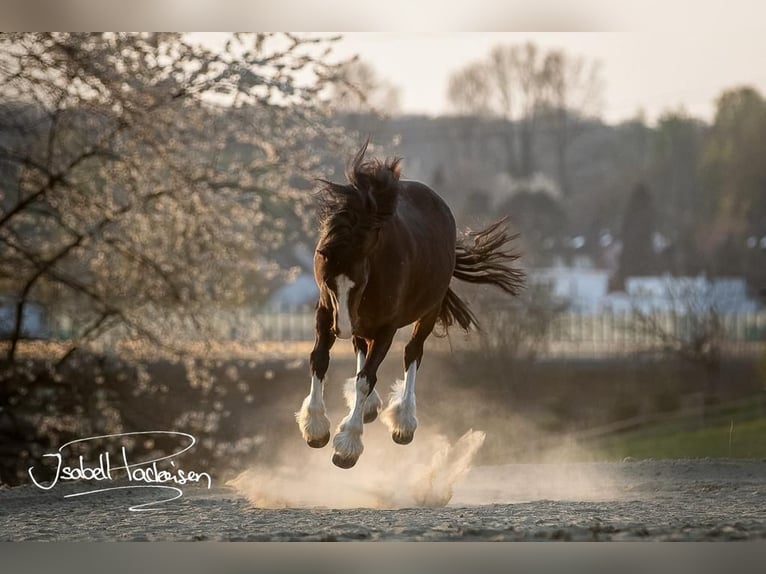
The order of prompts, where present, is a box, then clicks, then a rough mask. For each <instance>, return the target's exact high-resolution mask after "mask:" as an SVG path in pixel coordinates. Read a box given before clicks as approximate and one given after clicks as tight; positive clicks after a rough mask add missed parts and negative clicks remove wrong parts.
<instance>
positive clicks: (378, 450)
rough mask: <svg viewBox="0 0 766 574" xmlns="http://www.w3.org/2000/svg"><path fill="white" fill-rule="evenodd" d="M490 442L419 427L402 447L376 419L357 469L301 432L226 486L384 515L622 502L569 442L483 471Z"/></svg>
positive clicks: (272, 502)
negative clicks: (274, 456)
mask: <svg viewBox="0 0 766 574" xmlns="http://www.w3.org/2000/svg"><path fill="white" fill-rule="evenodd" d="M339 418H340V417H338V416H336V417H335V418H334V419H333V420H334V421H335V420H339ZM477 420H479V419H477ZM483 422H486V423H487V424H488V425H490V427H491V426H494V427H495V428H490V427H488V431H487V432H491V433H495V434H497V433H503V435H505V436H507V437H509V440H510V437H513V438H515V439H517V440H524V439H523V438H521V437H523V436H524V432H533V430H532V429H533V426H532V425H530V424H525V423H524V422H523V421H521V420H516V421H514V422H513V424H512V425H511V424H508V423H506V424H505V425H504V428H502V429H500V428H497V425H492V424H491V423H492V422H493V421H483ZM512 427H513V428H512ZM522 429H523V431H522ZM486 437H487V433H485V431H482V430H468V431H466V432H465V433H464V434H463V435H462V436H461V437H460V438H459V439H457V440H454V441H449V440H448V439H447V438H446V436H445V435H443V434H441V433H439V432H437V431H436V430H431V428H430V427H428V426H425V425H421V427H420V428H418V431H417V432H416V433H415V440H414V441H413V442H412V443H411V444H409V445H406V446H402V445H397V444H395V443H394V442H393V441H392V440H391V437H390V435H389V432H388V429H387V428H386V427H385V426H384V425H383V424H381V423H380V422H379V421H375V422H373V423H372V424H369V425H365V432H364V435H363V440H364V445H365V450H364V452H363V453H362V456H361V457H360V459H359V461H358V462H357V464H356V466H354V467H353V468H351V469H348V470H343V469H339V468H337V467H335V466H334V465H333V464H332V462H331V461H330V458H331V456H332V447H331V445H328V446H326V447H325V448H322V449H312V448H309V447H308V446H306V445H305V443H303V441H302V440H301V438H300V434H299V433H298V431H297V428H296V431H295V434H294V435H293V436H290V437H286V439H285V443H286V444H285V445H284V446H283V447H282V453H281V455H280V456H279V457H278V460H277V462H276V463H271V464H258V465H254V466H253V467H252V468H250V469H248V470H246V471H244V472H242V473H241V474H240V475H239V476H238V477H236V478H235V479H233V480H231V481H229V483H228V485H229V486H232V487H233V488H234V489H235V490H236V491H237V492H238V493H239V494H241V495H243V496H245V497H246V498H248V500H250V502H251V503H252V504H253V505H254V506H256V507H259V508H380V509H385V508H406V507H420V506H432V507H433V506H446V505H452V506H472V505H481V504H502V503H515V502H528V501H533V500H593V501H603V500H616V499H619V498H621V492H620V491H621V489H620V488H619V487H618V485H619V484H620V483H621V479H620V477H618V476H615V475H614V472H615V470H614V467H613V466H609V465H607V464H604V463H596V462H585V463H583V461H587V460H588V459H589V454H588V452H587V450H585V449H583V448H582V447H580V446H578V445H577V444H576V443H575V442H574V441H573V440H571V439H567V438H563V439H561V438H560V439H559V440H558V441H557V442H556V444H555V445H550V444H548V445H547V446H546V447H545V448H544V450H539V451H538V452H537V456H536V458H535V461H534V462H526V463H512V464H507V460H506V461H504V462H506V464H497V463H495V462H493V461H491V460H490V461H489V462H487V461H486V457H483V460H482V462H483V464H482V465H481V466H477V465H476V458H477V455H478V453H479V451H480V450H481V449H482V445H483V444H484V443H485V438H486ZM538 446H539V443H538ZM498 462H499V461H498Z"/></svg>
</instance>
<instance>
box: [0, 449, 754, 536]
mask: <svg viewBox="0 0 766 574" xmlns="http://www.w3.org/2000/svg"><path fill="white" fill-rule="evenodd" d="M323 460H324V459H323ZM324 462H325V463H326V462H327V461H326V460H324ZM253 472H254V473H256V474H257V472H256V470H254V471H253ZM338 472H347V474H344V475H340V474H339V475H337V476H349V477H352V478H351V479H346V482H345V483H339V484H338V485H336V486H337V488H336V490H338V489H346V490H347V489H348V488H349V486H348V485H349V482H348V480H353V478H354V477H357V478H358V477H363V476H364V475H363V474H361V473H360V474H357V475H355V474H353V470H352V471H351V472H350V473H348V471H338ZM328 476H335V475H328ZM270 477H271V478H270V480H272V481H279V484H281V485H282V486H287V488H288V490H289V489H290V488H291V484H292V483H291V482H290V481H291V480H294V479H295V478H294V477H293V478H291V477H280V476H279V474H278V473H277V474H276V475H275V474H273V473H272V474H270ZM304 478H305V477H304ZM421 478H422V477H421ZM309 479H310V477H309ZM242 482H244V483H245V484H244V486H243V484H242ZM274 484H275V482H272V484H271V486H269V485H268V484H266V486H264V484H263V483H261V484H260V487H258V486H257V485H256V484H255V483H254V481H253V480H252V477H250V478H249V479H248V477H247V476H246V477H244V478H242V480H241V481H240V484H239V486H238V488H237V489H234V488H232V487H224V486H218V485H214V487H213V488H212V489H211V490H206V489H204V488H201V487H199V486H191V487H186V488H185V493H184V496H183V497H182V498H180V499H178V500H175V501H172V502H168V503H165V504H164V505H162V506H161V507H160V510H157V511H153V512H129V511H128V507H129V506H130V505H132V504H136V503H137V502H141V501H145V500H149V499H150V498H151V497H152V496H154V497H155V498H156V494H155V495H152V494H151V493H149V492H148V491H146V490H140V489H133V490H116V491H111V492H106V493H103V494H98V495H90V496H83V497H77V498H69V499H65V498H63V495H64V494H65V493H67V492H74V491H77V490H78V489H79V490H83V488H84V487H86V485H84V484H67V485H65V486H60V487H56V488H55V489H54V490H52V491H50V492H43V491H41V490H39V489H37V488H35V487H33V486H21V487H16V488H0V540H3V541H17V540H81V541H111V540H117V541H119V540H252V541H261V540H269V541H287V540H298V541H301V540H305V541H335V540H338V541H344V540H471V541H477V540H481V541H488V540H576V541H585V540H603V541H606V540H615V541H624V540H754V539H760V540H763V539H766V461H723V460H672V461H653V460H649V461H624V462H620V463H577V464H574V463H573V464H524V465H502V466H487V467H475V468H472V469H470V470H466V471H465V472H464V473H462V474H461V476H460V478H459V479H458V480H457V481H456V482H455V483H454V488H452V489H451V490H452V496H451V499H450V500H449V502H448V504H447V505H446V506H436V507H428V506H420V507H418V506H416V503H415V502H411V501H410V503H409V504H408V503H407V500H406V497H404V498H401V499H400V500H396V497H393V498H391V497H389V498H386V497H385V496H384V497H382V498H379V499H377V501H372V500H373V499H370V498H360V499H359V500H360V501H361V502H362V503H363V505H365V506H367V507H350V508H331V507H324V508H323V507H321V506H318V505H317V504H316V503H315V502H314V503H311V502H309V503H307V502H306V501H305V500H304V501H303V502H300V501H298V500H297V499H296V500H295V501H294V502H293V503H292V504H293V505H297V504H301V505H303V507H291V508H264V507H263V504H268V505H270V506H276V505H278V504H279V502H278V501H277V500H276V499H273V498H272V499H271V501H270V502H266V503H262V505H261V506H257V505H256V502H257V500H258V495H257V492H258V488H260V489H261V490H260V492H261V496H262V499H263V500H267V495H268V491H269V489H271V490H273V488H274ZM313 484H315V485H316V490H317V491H318V492H315V493H314V494H315V497H316V498H315V500H322V491H324V492H325V493H327V492H330V490H326V487H327V486H328V485H325V484H323V483H321V481H319V482H316V483H311V484H309V485H308V487H309V490H312V489H311V486H312V485H313ZM329 488H332V485H329ZM264 489H265V491H264ZM263 492H266V494H263ZM288 498H289V497H288ZM327 498H328V499H329V500H331V501H334V500H337V499H334V498H333V497H332V496H327ZM349 500H350V499H348V498H346V499H344V500H343V503H342V504H340V505H341V506H345V505H347V504H348V503H349ZM371 501H372V502H371ZM421 502H422V499H421ZM431 502H432V503H433V502H434V501H433V500H432V501H431ZM282 503H283V504H288V505H289V504H291V502H290V501H289V500H286V499H285V500H283V501H282ZM327 506H332V505H327ZM352 506H353V504H352ZM373 506H377V508H376V507H373Z"/></svg>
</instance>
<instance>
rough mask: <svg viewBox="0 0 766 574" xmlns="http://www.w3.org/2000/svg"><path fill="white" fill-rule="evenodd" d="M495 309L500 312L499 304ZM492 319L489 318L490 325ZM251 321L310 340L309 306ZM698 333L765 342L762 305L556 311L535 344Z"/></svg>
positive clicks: (568, 350)
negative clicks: (725, 309)
mask: <svg viewBox="0 0 766 574" xmlns="http://www.w3.org/2000/svg"><path fill="white" fill-rule="evenodd" d="M496 313H500V314H501V317H502V315H503V314H504V313H505V310H498V311H496ZM513 320H514V315H513V311H509V312H508V314H507V321H509V322H510V321H513ZM497 323H498V321H495V325H497ZM499 323H502V319H501V320H500V321H499ZM251 324H252V325H253V326H255V327H256V329H255V330H256V331H257V335H256V333H253V335H255V336H256V338H257V340H260V341H311V340H313V338H314V312H313V309H311V308H297V307H285V308H282V309H270V310H266V311H260V312H257V313H254V314H253V317H252V323H251ZM496 329H497V327H495V330H496ZM402 331H404V330H402ZM521 335H522V336H523V332H522V333H521ZM398 336H399V337H400V338H404V339H406V337H407V336H408V333H406V332H400V334H399V335H398ZM479 336H484V337H492V336H493V332H485V333H483V334H482V335H476V336H474V335H472V336H471V337H468V338H464V337H453V338H452V340H451V341H450V344H451V345H452V347H453V348H454V347H455V346H457V347H458V348H460V347H464V346H470V345H472V344H477V343H476V342H477V340H478V337H479ZM704 337H708V338H712V337H715V338H716V342H717V343H718V344H720V345H721V346H722V347H723V348H724V349H725V350H727V351H732V352H740V351H746V350H748V349H750V348H760V346H762V344H763V343H764V342H766V311H759V312H751V313H736V314H726V315H715V316H712V315H711V316H707V315H705V316H694V315H684V314H675V313H657V314H653V315H641V314H637V313H633V312H621V313H599V314H592V315H585V314H579V313H559V314H557V315H555V316H554V317H553V318H552V319H551V320H550V322H549V323H548V324H547V326H546V327H545V334H544V335H543V336H542V337H540V340H539V346H540V352H541V354H544V355H550V356H562V355H569V354H573V355H580V356H599V355H602V354H605V355H613V354H628V353H633V352H638V351H642V350H649V349H656V348H658V347H661V346H668V345H671V344H693V342H694V341H693V340H694V339H695V338H697V339H701V338H704ZM431 344H434V343H431ZM436 344H437V345H438V343H436Z"/></svg>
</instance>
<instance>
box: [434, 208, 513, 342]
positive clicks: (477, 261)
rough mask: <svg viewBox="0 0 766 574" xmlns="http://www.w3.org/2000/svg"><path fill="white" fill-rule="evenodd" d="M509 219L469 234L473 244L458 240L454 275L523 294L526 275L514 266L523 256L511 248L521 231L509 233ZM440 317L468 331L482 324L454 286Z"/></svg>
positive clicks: (446, 322) (441, 319)
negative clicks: (506, 224)
mask: <svg viewBox="0 0 766 574" xmlns="http://www.w3.org/2000/svg"><path fill="white" fill-rule="evenodd" d="M505 222H506V218H503V219H501V220H500V221H498V222H496V223H493V224H492V225H490V226H489V227H487V228H486V229H484V230H483V231H478V232H475V233H469V234H468V237H469V238H472V239H473V243H472V244H467V243H466V242H464V241H460V242H458V244H457V246H456V248H455V271H454V272H453V273H452V276H453V277H455V278H456V279H460V280H461V281H467V282H468V283H478V284H486V285H494V286H495V287H498V288H500V289H502V290H503V291H505V292H506V293H508V294H509V295H518V294H519V292H520V291H521V289H522V287H523V286H524V278H525V274H524V271H522V270H521V269H519V268H517V267H513V266H512V265H511V264H512V263H513V262H514V261H516V260H517V259H518V258H519V255H518V254H517V253H515V252H513V251H510V250H509V249H508V246H509V244H510V243H511V241H513V240H514V239H516V238H517V237H518V234H514V235H511V234H509V233H508V231H507V229H506V227H505ZM439 320H440V321H441V323H442V325H443V326H444V327H445V328H448V327H449V326H450V325H453V324H454V323H457V324H458V325H460V327H462V328H463V329H464V330H466V331H468V330H469V329H470V328H471V327H472V326H473V327H476V328H478V327H479V323H478V321H477V320H476V316H475V315H474V314H473V313H472V312H471V310H470V309H469V307H468V305H467V304H466V303H465V301H463V300H462V299H461V298H460V297H458V296H457V294H455V292H454V291H453V290H452V289H448V290H447V294H446V295H445V297H444V300H443V301H442V307H441V311H440V313H439Z"/></svg>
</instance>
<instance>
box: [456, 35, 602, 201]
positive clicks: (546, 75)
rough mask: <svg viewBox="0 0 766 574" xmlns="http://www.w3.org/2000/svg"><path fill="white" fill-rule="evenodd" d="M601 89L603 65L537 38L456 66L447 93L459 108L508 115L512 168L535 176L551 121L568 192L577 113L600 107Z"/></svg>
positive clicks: (562, 179) (561, 175) (519, 173)
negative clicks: (539, 146)
mask: <svg viewBox="0 0 766 574" xmlns="http://www.w3.org/2000/svg"><path fill="white" fill-rule="evenodd" d="M599 93H600V83H599V72H598V67H597V66H596V65H594V64H590V65H588V64H586V63H585V61H584V60H582V59H578V58H571V57H569V56H567V55H566V54H565V53H564V52H562V51H560V50H550V51H547V52H545V51H542V50H540V49H539V48H538V47H537V46H536V45H535V44H533V43H531V42H528V43H526V44H524V45H509V46H497V47H495V48H494V49H493V50H492V51H491V53H490V54H489V57H488V58H487V59H486V60H482V61H479V62H476V63H473V64H469V65H468V66H466V67H465V68H463V69H461V70H458V71H456V72H455V73H454V74H453V75H452V76H451V77H450V81H449V86H448V98H449V101H450V102H451V104H452V105H453V107H454V108H455V109H456V110H458V111H459V112H460V113H464V114H477V115H485V116H496V117H500V118H503V119H505V120H506V121H507V124H508V125H507V134H506V145H507V149H508V173H509V174H511V175H513V176H516V177H521V178H528V177H530V176H531V175H532V174H533V173H534V172H535V171H536V170H537V168H538V166H537V162H536V159H535V145H536V141H537V139H538V136H539V135H540V132H541V126H542V124H543V123H544V122H547V123H548V124H549V125H551V126H552V130H553V133H554V138H555V141H556V150H557V172H558V173H557V176H558V179H559V184H560V186H561V189H562V190H563V191H564V192H566V191H568V188H569V182H568V178H567V172H566V149H567V147H568V145H569V144H570V143H571V141H572V139H573V137H574V135H575V133H576V130H575V129H573V119H574V118H576V117H577V116H579V115H587V114H589V113H591V112H593V111H595V109H596V107H597V105H598V104H597V102H598V97H599Z"/></svg>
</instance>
